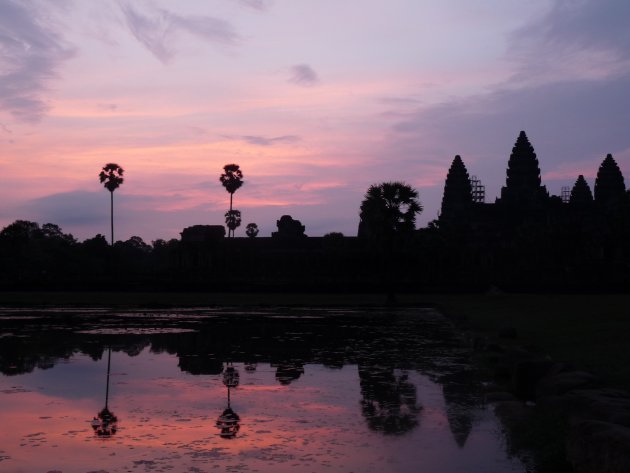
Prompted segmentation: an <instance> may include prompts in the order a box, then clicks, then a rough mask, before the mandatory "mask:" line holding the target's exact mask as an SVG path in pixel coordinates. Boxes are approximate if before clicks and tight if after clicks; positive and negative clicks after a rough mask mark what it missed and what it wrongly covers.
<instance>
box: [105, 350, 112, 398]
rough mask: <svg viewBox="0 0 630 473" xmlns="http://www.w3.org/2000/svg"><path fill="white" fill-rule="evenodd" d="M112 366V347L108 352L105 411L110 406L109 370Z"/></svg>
mask: <svg viewBox="0 0 630 473" xmlns="http://www.w3.org/2000/svg"><path fill="white" fill-rule="evenodd" d="M111 364H112V347H109V349H108V350H107V387H106V388H105V409H107V406H108V404H109V369H110V367H111Z"/></svg>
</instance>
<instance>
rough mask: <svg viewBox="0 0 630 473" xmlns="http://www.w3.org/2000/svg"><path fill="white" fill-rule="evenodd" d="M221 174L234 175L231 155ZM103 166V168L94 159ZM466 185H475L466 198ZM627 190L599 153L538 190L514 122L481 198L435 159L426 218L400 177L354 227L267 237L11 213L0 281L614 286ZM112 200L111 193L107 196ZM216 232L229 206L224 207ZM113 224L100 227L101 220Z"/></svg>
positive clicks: (234, 217) (625, 262) (337, 288)
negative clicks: (176, 234)
mask: <svg viewBox="0 0 630 473" xmlns="http://www.w3.org/2000/svg"><path fill="white" fill-rule="evenodd" d="M224 170H225V174H224V175H222V176H221V182H222V183H223V184H224V186H225V188H226V190H227V191H228V192H229V193H230V202H231V203H232V196H233V193H234V192H235V191H236V190H237V189H238V188H239V187H240V186H241V185H242V183H243V181H242V172H241V171H240V168H239V167H238V165H236V164H229V165H226V166H225V168H224ZM106 171H107V172H106ZM119 174H122V170H119V167H118V166H117V165H115V164H113V163H110V164H108V165H107V166H106V167H105V168H104V170H103V172H102V173H101V176H100V177H101V179H102V181H103V182H104V184H105V187H106V188H107V189H108V190H110V192H112V193H113V191H114V190H115V189H116V188H117V187H118V186H119V185H120V183H121V182H122V177H121V176H120V175H119ZM475 196H477V197H475ZM629 196H630V193H629V192H628V191H627V190H626V187H625V183H624V178H623V175H622V173H621V170H620V169H619V166H618V165H617V164H616V163H615V161H614V159H613V157H612V156H611V155H607V156H606V157H605V159H604V160H603V162H602V164H601V166H600V168H599V171H598V172H597V179H596V181H595V187H594V196H593V193H592V192H591V188H590V187H589V184H588V182H587V181H586V179H585V178H584V176H582V175H580V176H578V178H577V180H576V181H575V185H574V186H573V189H572V190H571V192H570V194H569V192H568V191H567V192H566V193H565V195H563V198H561V197H559V196H554V195H549V192H548V191H547V189H546V187H545V186H544V185H543V184H542V181H541V178H540V166H539V162H538V158H537V156H536V153H535V151H534V147H533V146H532V144H531V143H530V141H529V139H528V138H527V135H526V134H525V133H524V132H521V133H520V134H519V135H518V138H517V140H516V143H515V145H514V147H513V149H512V153H511V155H510V157H509V160H508V166H507V171H506V184H505V186H504V187H503V188H502V190H501V196H500V197H499V198H497V199H496V201H495V202H489V203H486V202H485V201H483V200H480V199H479V198H478V194H475V193H474V192H473V190H472V184H471V179H470V177H469V172H468V170H467V168H466V165H465V164H464V161H463V159H462V158H461V156H459V155H457V156H455V158H454V160H453V161H452V164H451V166H450V168H449V170H448V173H447V175H446V180H445V186H444V196H443V199H442V211H441V214H440V216H439V218H438V219H437V220H434V221H432V222H430V223H429V225H428V226H427V227H425V228H421V229H416V224H415V219H416V216H417V215H418V213H419V212H420V211H421V210H422V206H421V204H420V201H419V196H418V192H417V191H416V190H415V189H413V188H412V187H411V186H409V185H407V184H404V183H402V182H384V183H381V184H375V185H372V186H370V187H369V189H368V191H367V192H366V194H365V196H364V199H363V201H362V202H361V203H360V206H359V205H358V204H359V203H357V207H359V216H360V222H359V231H358V236H357V237H354V236H343V235H341V234H340V233H338V232H331V233H329V234H327V235H325V236H324V237H307V234H306V225H304V224H303V223H302V222H300V221H299V220H296V219H294V218H293V217H291V216H290V215H283V216H281V217H280V219H278V220H277V221H276V225H277V230H276V231H274V232H272V234H271V237H270V238H269V237H256V238H254V237H255V236H256V235H257V234H258V225H256V224H254V223H250V224H248V225H247V230H246V232H245V233H246V235H247V238H225V235H226V229H225V227H224V226H223V225H193V226H190V227H187V228H185V229H183V230H182V232H181V239H171V240H169V241H165V240H162V239H158V240H156V241H154V242H151V243H148V242H144V241H143V240H142V238H140V237H138V236H134V237H131V238H129V239H128V240H126V241H118V242H116V241H113V243H114V244H113V245H108V244H107V241H106V239H105V237H104V236H103V235H96V236H94V237H93V238H89V239H87V240H85V241H83V242H80V241H77V240H76V239H75V238H74V237H73V236H72V235H70V234H65V233H64V232H63V230H62V229H61V228H60V227H59V226H57V225H55V224H53V223H46V224H44V225H42V226H41V227H40V225H39V224H38V223H36V222H30V221H26V220H17V221H15V222H14V223H12V224H10V225H8V226H7V227H5V228H4V229H2V230H1V231H0V288H1V289H4V290H12V289H57V290H62V289H63V290H74V289H83V290H97V289H124V290H148V291H151V290H154V291H162V290H165V289H168V290H173V291H180V290H185V291H193V290H194V291H197V290H203V291H219V292H220V291H235V290H239V291H268V290H273V291H318V292H338V293H339V292H370V291H378V292H381V293H382V292H383V290H385V291H386V292H387V293H388V294H390V296H392V295H393V294H394V293H403V292H424V291H443V290H444V291H484V290H488V289H489V288H493V287H495V288H499V289H501V290H504V291H529V290H546V291H547V290H548V291H552V290H553V291H557V290H564V291H584V290H588V291H627V288H628V285H629V284H630V198H629ZM112 202H113V201H112ZM226 217H230V218H228V219H227V223H228V225H227V228H228V232H227V233H228V235H232V236H233V235H234V230H235V229H236V228H237V227H238V225H240V212H239V211H238V210H236V209H231V212H228V213H227V214H226ZM112 236H113V233H112Z"/></svg>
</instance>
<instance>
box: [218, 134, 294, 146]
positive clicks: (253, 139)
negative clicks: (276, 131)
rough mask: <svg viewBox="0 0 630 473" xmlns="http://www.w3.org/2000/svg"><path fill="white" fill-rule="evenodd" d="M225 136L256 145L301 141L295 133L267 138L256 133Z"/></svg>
mask: <svg viewBox="0 0 630 473" xmlns="http://www.w3.org/2000/svg"><path fill="white" fill-rule="evenodd" d="M226 138H228V139H236V140H239V141H243V142H245V143H247V144H250V145H257V146H272V145H276V144H293V143H297V142H299V141H302V139H301V138H300V137H299V136H297V135H282V136H276V137H272V138H267V137H265V136H258V135H241V136H226Z"/></svg>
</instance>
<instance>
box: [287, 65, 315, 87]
mask: <svg viewBox="0 0 630 473" xmlns="http://www.w3.org/2000/svg"><path fill="white" fill-rule="evenodd" d="M290 72H291V77H289V82H291V83H292V84H295V85H300V86H302V87H312V86H314V85H317V84H318V83H319V77H318V76H317V72H315V70H314V69H313V68H312V67H311V66H309V65H308V64H296V65H295V66H291V68H290Z"/></svg>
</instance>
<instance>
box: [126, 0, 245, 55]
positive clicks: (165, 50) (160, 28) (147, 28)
mask: <svg viewBox="0 0 630 473" xmlns="http://www.w3.org/2000/svg"><path fill="white" fill-rule="evenodd" d="M120 8H121V10H122V12H123V14H124V16H125V20H126V23H127V26H128V28H129V30H130V31H131V33H132V34H133V36H134V37H135V38H136V39H137V40H138V41H139V42H140V43H141V44H142V45H143V46H144V47H145V48H147V49H148V50H149V52H150V53H151V54H153V55H154V56H155V57H156V58H157V59H158V60H159V61H160V62H162V63H163V64H168V63H169V62H170V61H171V60H172V59H173V57H174V56H175V54H176V49H175V43H176V39H177V36H178V35H179V34H180V33H187V34H189V35H191V36H194V37H197V38H199V39H201V40H203V41H206V42H210V43H219V44H224V45H234V44H237V43H238V42H239V40H240V37H239V35H238V34H237V33H236V32H235V31H234V28H233V27H232V25H231V24H230V23H228V22H227V21H225V20H221V19H219V18H214V17H211V16H201V15H187V16H183V15H178V14H176V13H173V12H170V11H168V10H165V9H161V8H151V9H150V10H147V11H144V12H140V11H139V10H136V9H135V8H134V7H132V6H131V4H130V3H127V4H121V5H120Z"/></svg>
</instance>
